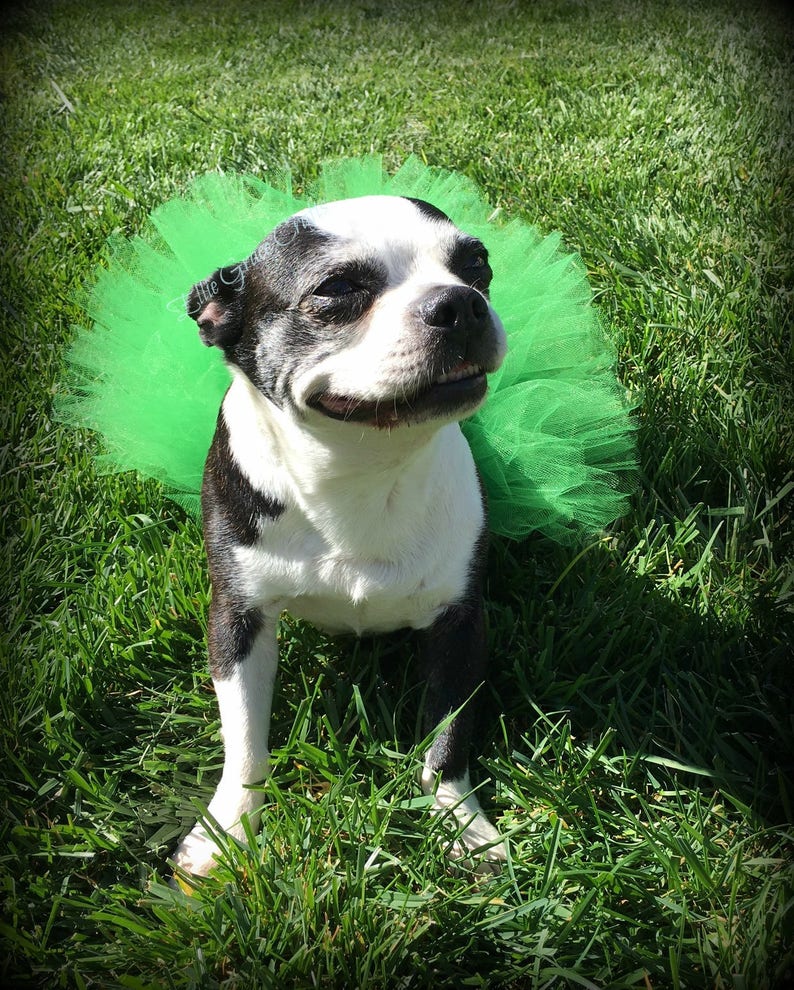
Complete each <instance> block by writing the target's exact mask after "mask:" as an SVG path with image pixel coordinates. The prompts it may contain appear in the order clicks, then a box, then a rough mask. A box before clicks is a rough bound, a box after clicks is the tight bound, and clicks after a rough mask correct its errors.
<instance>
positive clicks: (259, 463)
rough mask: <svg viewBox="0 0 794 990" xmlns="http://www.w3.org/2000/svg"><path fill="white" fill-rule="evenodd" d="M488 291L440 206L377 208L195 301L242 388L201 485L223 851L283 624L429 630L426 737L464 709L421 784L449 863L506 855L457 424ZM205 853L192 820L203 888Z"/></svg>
mask: <svg viewBox="0 0 794 990" xmlns="http://www.w3.org/2000/svg"><path fill="white" fill-rule="evenodd" d="M490 281H491V269H490V267H489V265H488V254H487V251H486V249H485V247H484V246H483V244H482V243H480V241H479V240H477V239H476V238H473V237H470V236H468V235H467V234H464V233H462V232H461V231H460V230H459V229H458V228H457V227H455V226H454V224H453V223H452V222H451V221H450V220H449V218H448V217H447V216H446V215H445V214H444V213H442V212H441V211H440V210H438V209H436V208H435V207H433V206H431V205H430V204H428V203H425V202H423V201H420V200H413V199H408V198H403V197H399V196H369V197H363V198H361V199H353V200H345V201H342V202H336V203H329V204H327V205H322V206H316V207H312V208H310V209H307V210H304V211H302V212H301V213H298V214H296V215H295V216H294V217H292V218H291V219H289V220H286V221H285V222H284V223H282V224H280V225H279V226H278V227H276V228H275V230H273V231H272V232H271V233H270V235H269V236H268V237H267V238H266V239H265V240H264V241H263V242H262V243H261V244H260V245H259V247H258V248H257V250H256V251H255V252H254V254H253V255H252V256H251V257H250V258H248V259H247V260H246V261H243V262H241V263H239V264H236V265H230V266H228V267H226V268H221V269H219V270H218V271H216V272H215V273H214V274H213V275H211V276H210V277H209V278H208V279H206V280H205V281H203V282H201V283H199V284H198V285H196V286H195V287H194V288H193V290H192V292H191V293H190V296H189V297H188V313H189V314H190V316H192V317H193V319H195V320H196V322H197V323H198V325H199V332H200V336H201V339H202V340H203V341H204V343H205V344H207V345H208V346H209V345H215V346H217V347H220V348H221V350H222V351H223V353H224V356H225V359H226V361H227V363H228V365H229V367H230V369H231V371H232V373H233V381H232V384H231V386H230V387H229V390H228V392H227V394H226V396H225V398H224V400H223V405H222V407H221V410H220V414H219V416H218V423H217V429H216V432H215V437H214V440H213V442H212V446H211V448H210V451H209V455H208V458H207V464H206V469H205V474H204V483H203V489H202V510H203V517H204V530H205V538H206V547H207V555H208V558H209V568H210V578H211V582H212V604H211V607H210V614H209V657H210V669H211V672H212V677H213V680H214V685H215V690H216V693H217V698H218V704H219V706H220V715H221V724H222V731H223V739H224V747H225V762H224V767H223V774H222V776H221V780H220V783H219V785H218V788H217V790H216V792H215V795H214V797H213V798H212V801H211V802H210V805H209V809H208V810H209V813H210V817H211V818H212V819H214V821H215V822H216V823H217V824H218V825H220V827H221V828H223V829H225V830H226V831H227V832H229V833H231V834H232V835H233V836H236V837H238V838H241V837H242V836H243V830H242V827H241V824H240V820H241V816H243V815H248V816H249V819H250V820H252V821H253V822H254V825H256V822H257V819H258V812H259V806H260V804H261V801H262V797H261V792H259V791H257V790H256V788H254V787H251V786H250V785H256V784H258V783H261V782H262V781H263V779H264V778H265V777H266V775H267V769H268V723H269V720H270V709H271V700H272V695H273V682H274V678H275V674H276V664H277V638H276V628H277V624H278V620H279V615H280V613H281V612H282V610H287V611H289V612H290V613H291V614H292V615H294V616H297V617H300V618H303V619H307V620H309V621H310V622H312V623H315V624H316V625H317V626H319V627H321V628H323V629H325V630H329V631H331V632H337V633H339V632H348V633H355V634H360V633H364V632H366V633H371V632H382V631H386V630H395V629H401V628H405V627H411V628H413V629H417V630H421V633H420V636H421V655H422V657H423V662H424V664H425V665H426V666H425V675H426V695H425V716H424V717H425V724H426V727H427V732H428V734H430V733H431V731H432V729H433V728H434V727H436V726H438V725H439V724H441V723H442V722H444V721H445V720H446V719H447V717H448V716H449V715H450V713H452V712H455V711H457V710H458V709H462V710H461V711H460V713H459V714H457V715H456V716H455V718H454V719H453V720H452V721H451V722H449V723H448V725H447V726H446V727H445V728H444V729H443V730H442V731H441V732H440V733H439V734H438V735H437V736H436V737H435V742H434V743H433V744H432V746H431V748H430V749H429V751H428V752H427V754H426V758H425V762H424V769H423V772H422V778H421V780H422V786H423V788H424V790H425V792H426V793H428V794H432V795H434V804H435V807H436V808H437V809H438V810H439V811H443V812H444V813H450V812H451V813H454V816H455V820H456V821H457V829H458V831H459V837H458V841H457V843H456V850H455V852H456V854H457V855H462V854H467V853H474V854H475V855H476V857H477V858H478V859H479V861H480V863H481V864H482V865H484V864H485V863H487V862H489V861H490V862H492V863H493V864H494V866H495V865H496V864H497V863H498V861H499V860H502V859H504V857H505V846H504V842H503V840H502V839H501V838H500V836H499V833H498V832H497V831H496V829H495V828H494V827H493V825H491V824H490V822H489V821H488V819H487V818H486V817H485V815H484V813H483V811H482V810H481V808H480V805H479V803H478V801H477V798H476V796H474V795H473V794H472V793H471V787H470V783H469V772H468V749H469V743H470V736H471V726H472V722H473V715H474V712H473V705H472V703H471V702H469V699H470V698H471V696H472V695H473V694H475V692H476V691H477V689H478V687H479V685H480V684H481V682H482V681H483V678H484V676H485V670H486V649H485V641H484V628H483V608H482V600H481V583H482V574H483V567H484V562H485V548H486V515H485V508H484V504H483V495H482V491H481V488H480V484H479V480H478V476H477V472H476V469H475V467H474V463H473V461H472V456H471V453H470V451H469V447H468V444H467V442H466V440H465V439H464V437H463V434H462V433H461V430H460V427H459V425H458V421H459V420H460V419H461V418H462V417H465V416H468V415H469V414H471V413H473V412H474V411H475V410H476V409H477V408H478V407H479V406H480V405H481V403H482V402H483V400H484V398H485V394H486V388H487V383H486V375H487V374H488V373H489V372H492V371H494V370H496V369H497V368H498V367H499V365H500V364H501V362H502V359H503V357H504V354H505V350H506V340H505V333H504V329H503V327H502V324H501V322H500V320H499V317H498V316H497V315H496V313H495V312H494V310H493V308H492V307H491V305H490V303H489V301H488V286H489V283H490ZM466 702H469V703H468V704H466ZM217 852H218V850H217V847H216V845H215V843H214V842H213V841H212V839H211V838H210V837H209V835H208V833H207V831H206V830H205V828H204V827H203V826H202V825H201V824H200V823H199V824H198V825H197V826H196V827H195V828H194V829H193V831H192V832H190V833H189V834H188V836H187V837H186V838H185V839H184V840H183V842H182V843H181V844H180V845H179V847H178V849H177V850H176V852H175V854H174V860H175V862H176V863H177V865H178V866H180V867H181V868H183V869H184V870H186V871H189V872H191V873H193V874H206V873H207V872H208V871H209V870H210V869H211V868H212V866H213V865H214V862H215V856H216V854H217Z"/></svg>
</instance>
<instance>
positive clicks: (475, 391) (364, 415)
mask: <svg viewBox="0 0 794 990" xmlns="http://www.w3.org/2000/svg"><path fill="white" fill-rule="evenodd" d="M487 389H488V381H487V379H486V375H485V372H484V371H483V369H482V368H481V367H479V366H478V365H474V364H469V363H468V362H464V363H462V364H459V365H458V366H457V367H455V368H453V369H452V370H451V371H450V372H448V373H447V374H445V375H441V376H440V377H439V378H437V379H436V380H435V381H433V382H432V383H431V384H430V385H428V386H427V387H425V388H423V389H419V390H418V391H416V392H414V393H411V394H401V395H399V396H397V395H395V396H393V397H391V398H380V399H365V398H361V397H359V396H355V395H337V394H335V393H333V392H320V393H318V394H317V395H314V396H312V397H311V398H310V399H309V401H308V403H307V404H308V405H309V406H310V407H311V408H312V409H314V410H315V411H317V412H319V413H321V414H322V415H323V416H326V417H328V418H329V419H335V420H340V421H343V422H348V423H357V424H359V425H362V424H363V425H366V426H371V427H373V428H375V429H393V428H394V427H397V426H402V425H411V424H417V423H424V422H430V421H433V420H439V421H448V420H454V419H462V418H463V417H464V416H468V415H470V414H471V413H473V412H474V411H475V410H476V409H477V407H478V406H479V405H480V404H481V403H482V401H483V399H484V398H485V393H486V391H487Z"/></svg>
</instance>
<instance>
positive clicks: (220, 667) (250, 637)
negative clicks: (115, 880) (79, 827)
mask: <svg viewBox="0 0 794 990" xmlns="http://www.w3.org/2000/svg"><path fill="white" fill-rule="evenodd" d="M208 638H209V650H210V670H211V673H212V678H213V684H214V686H215V693H216V696H217V698H218V707H219V709H220V716H221V732H222V734H223V744H224V763H223V773H222V775H221V780H220V783H219V784H218V787H217V790H216V791H215V795H214V797H213V798H212V800H211V801H210V803H209V807H208V809H207V810H208V812H209V819H210V821H211V823H212V827H213V828H215V827H216V823H217V826H219V827H220V828H221V829H223V830H224V831H225V832H228V833H229V834H230V835H232V836H234V837H235V838H237V839H242V838H243V837H244V829H243V826H242V824H241V818H242V817H243V815H247V816H248V818H249V821H250V822H251V824H252V826H253V827H254V828H256V827H257V826H258V823H259V809H260V806H261V804H262V798H261V793H260V792H259V791H258V790H257V789H256V788H255V785H257V784H261V783H262V781H263V780H264V778H265V776H266V774H267V767H268V758H269V753H268V727H269V723H270V708H271V703H272V700H273V683H274V680H275V676H276V668H277V665H278V642H277V638H276V620H275V619H274V618H272V617H266V616H264V615H262V614H261V613H260V612H259V611H258V610H256V609H251V610H248V611H241V610H238V609H235V608H234V607H233V606H231V605H230V604H229V603H228V602H225V601H224V600H223V599H222V598H220V597H218V598H215V597H213V602H212V605H211V607H210V617H209V637H208ZM252 785H253V786H252ZM217 853H218V847H217V845H216V843H215V842H214V841H213V840H212V838H210V836H209V834H208V832H207V829H206V828H205V827H204V825H203V824H202V823H201V822H199V823H198V824H197V825H196V826H195V828H194V829H193V831H192V832H190V833H189V834H188V835H187V836H186V838H185V839H184V840H183V841H182V843H181V844H180V845H179V847H178V849H177V850H176V852H175V853H174V862H175V863H176V864H177V865H178V866H179V867H181V868H182V869H183V870H185V871H186V872H188V873H192V874H195V875H199V876H206V874H207V873H209V871H210V870H211V869H212V867H213V866H214V865H215V860H216V855H217Z"/></svg>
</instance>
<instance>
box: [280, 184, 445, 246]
mask: <svg viewBox="0 0 794 990" xmlns="http://www.w3.org/2000/svg"><path fill="white" fill-rule="evenodd" d="M293 222H297V223H298V224H300V223H302V222H305V223H307V224H309V225H311V227H313V228H315V229H316V230H318V231H320V232H321V234H323V235H325V236H326V237H327V238H331V239H333V240H336V241H337V242H342V243H344V242H347V243H351V244H352V243H354V244H355V245H356V246H357V248H358V249H360V250H365V251H371V252H373V253H375V254H378V255H380V256H383V257H385V256H388V255H390V254H393V253H394V252H398V251H400V250H401V249H402V250H408V251H409V252H411V253H416V252H425V251H431V252H435V251H438V252H440V253H441V254H446V253H447V252H448V251H449V249H450V248H451V247H452V246H453V245H454V244H455V243H456V241H457V240H458V239H459V238H460V237H462V236H463V235H462V234H461V232H460V231H459V230H458V229H457V227H455V226H454V225H453V224H452V223H451V221H450V220H448V219H447V218H446V216H445V215H444V214H443V213H441V212H440V211H439V210H436V209H435V208H434V207H431V206H429V205H427V204H421V203H417V202H416V201H414V200H410V199H406V198H404V197H402V196H361V197H359V198H357V199H343V200H338V201H336V202H333V203H322V204H319V205H318V206H311V207H309V208H308V209H306V210H302V211H301V212H300V213H298V214H296V215H295V217H293Z"/></svg>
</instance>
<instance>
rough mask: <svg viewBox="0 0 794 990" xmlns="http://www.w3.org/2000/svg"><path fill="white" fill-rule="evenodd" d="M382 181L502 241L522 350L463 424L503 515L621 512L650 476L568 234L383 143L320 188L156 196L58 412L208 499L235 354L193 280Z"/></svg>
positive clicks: (502, 526) (131, 461) (599, 523)
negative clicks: (500, 207) (300, 192)
mask: <svg viewBox="0 0 794 990" xmlns="http://www.w3.org/2000/svg"><path fill="white" fill-rule="evenodd" d="M372 194H391V195H408V196H413V197H416V198H419V199H424V200H427V201H428V202H431V203H433V204H434V205H435V206H437V207H439V208H440V209H441V210H443V211H444V212H445V213H447V214H448V215H449V216H450V217H451V218H452V220H453V221H454V222H455V223H456V224H457V225H458V226H460V227H461V228H463V229H464V230H466V231H467V232H469V233H471V234H474V235H476V236H478V237H480V238H481V239H482V240H483V241H484V243H485V244H486V246H487V247H488V250H489V254H490V257H491V264H492V267H493V270H494V280H493V284H492V287H491V300H492V302H493V305H494V307H495V309H496V310H497V312H498V313H499V315H500V316H501V318H502V321H503V323H504V325H505V329H506V331H507V336H508V346H509V351H508V356H507V358H506V360H505V362H504V364H503V366H502V368H501V369H500V370H499V371H498V372H497V373H495V374H494V375H492V376H491V377H490V388H489V398H488V401H487V402H486V404H485V406H484V407H483V409H482V410H480V412H478V413H477V415H476V416H474V417H473V418H471V419H470V420H468V421H467V422H465V423H464V424H463V429H464V432H465V434H466V436H467V438H468V440H469V443H470V444H471V447H472V451H473V454H474V457H475V460H476V462H477V465H478V468H479V470H480V473H481V475H482V477H483V481H484V484H485V487H486V490H487V492H488V498H489V510H490V521H491V528H492V530H493V531H494V532H496V533H499V534H501V535H504V536H508V537H512V538H516V539H520V538H522V537H524V536H526V535H528V534H529V533H531V532H533V531H535V530H539V531H541V532H543V533H545V534H546V535H548V536H550V537H552V538H553V539H555V540H557V541H559V542H563V543H569V542H571V541H572V540H574V539H576V538H577V537H580V536H582V535H586V534H588V533H592V532H596V531H599V530H601V529H603V528H604V527H605V526H606V525H608V524H609V523H610V522H612V521H613V520H615V519H617V518H618V517H619V516H621V515H622V514H623V513H624V511H625V508H626V500H627V497H628V494H629V493H630V491H631V489H632V487H633V480H634V475H635V446H634V431H633V424H632V421H631V417H630V405H629V403H628V402H627V399H626V396H625V392H624V390H623V389H622V387H621V386H620V384H619V383H618V381H617V379H616V377H615V374H614V370H613V366H614V357H615V356H614V351H613V348H612V346H611V344H610V343H609V341H608V339H607V336H606V334H605V332H604V328H603V326H602V323H601V319H600V316H599V313H598V311H597V309H596V308H595V307H594V306H593V305H592V292H591V289H590V286H589V284H588V281H587V276H586V272H585V270H584V267H583V265H582V263H581V262H580V260H579V259H578V258H577V256H575V255H572V254H565V253H563V252H562V250H561V248H560V237H559V235H558V234H552V235H550V236H547V237H543V236H541V235H540V234H539V233H538V232H537V230H535V229H534V228H533V227H530V226H528V225H527V224H524V223H522V222H520V221H517V220H513V221H511V222H509V223H504V224H503V223H499V222H497V221H496V220H495V219H494V218H493V215H492V214H493V211H492V210H491V208H490V206H489V205H488V204H487V203H486V202H485V200H484V199H483V198H482V196H481V194H480V193H479V192H478V190H477V188H476V186H475V185H474V184H473V183H472V182H470V181H469V180H468V179H467V178H465V177H464V176H461V175H458V174H456V173H451V172H447V171H443V170H440V169H432V168H428V167H427V166H425V165H423V164H422V163H421V162H420V161H419V160H418V159H416V158H411V159H409V160H408V161H407V162H406V163H405V164H404V165H403V167H402V168H401V169H400V170H399V171H398V172H396V173H395V174H394V175H391V176H389V175H387V174H385V173H384V171H383V167H382V164H381V161H380V159H379V158H377V157H372V158H364V159H355V160H350V161H343V162H338V163H332V164H327V165H326V166H324V168H323V170H322V172H321V175H320V178H319V179H318V181H317V183H316V184H315V186H314V187H313V188H312V189H310V190H309V191H308V192H307V195H306V196H305V198H300V197H297V196H294V195H293V193H292V190H291V187H290V180H289V176H288V175H283V176H281V177H280V179H279V181H277V182H274V184H272V185H271V184H268V183H265V182H262V181H261V180H259V179H256V178H253V177H250V176H238V175H223V174H216V173H212V174H208V175H204V176H202V177H201V178H199V179H197V180H195V181H194V182H193V184H192V185H191V186H190V188H189V190H188V192H187V194H186V195H185V196H184V197H183V198H178V199H174V200H171V201H170V202H167V203H165V204H164V205H162V206H160V207H159V208H158V209H156V210H155V211H154V212H153V213H152V215H151V217H150V220H149V223H148V225H147V227H146V229H145V230H144V231H143V232H142V233H141V234H140V235H139V236H136V237H133V238H130V239H124V238H116V239H113V240H112V241H110V242H109V244H108V248H107V252H106V257H105V259H104V264H103V265H102V266H101V268H100V270H99V272H98V273H97V276H96V280H95V282H94V284H93V285H92V287H91V288H90V290H89V291H88V292H87V293H86V298H85V305H84V309H85V312H86V314H87V317H88V321H87V322H88V324H89V326H87V327H85V328H80V329H79V330H78V332H77V335H76V339H75V342H74V344H73V346H72V348H71V350H70V352H69V354H68V367H69V372H68V375H67V377H66V380H65V382H64V384H63V387H62V389H61V391H60V393H59V395H58V397H57V399H56V404H55V410H56V415H57V416H58V418H60V419H61V420H64V421H66V422H68V423H70V424H72V425H74V426H80V427H89V428H90V429H92V430H95V431H96V432H97V433H99V434H100V435H101V436H102V438H103V441H104V448H105V452H104V453H103V454H102V455H101V457H100V464H101V467H102V468H103V469H104V470H106V471H109V472H120V471H128V470H135V471H138V472H139V473H140V474H142V475H144V476H146V477H151V478H156V479H158V480H159V481H161V482H162V483H163V484H164V485H165V486H166V488H167V491H168V492H169V494H170V495H171V497H173V498H175V499H176V500H177V501H179V502H180V503H181V504H182V505H184V506H185V507H186V508H187V509H188V510H189V511H191V512H192V513H194V514H199V513H200V508H199V499H198V492H199V489H200V485H201V475H202V471H203V467H204V460H205V457H206V454H207V450H208V448H209V444H210V441H211V439H212V434H213V431H214V428H215V420H216V417H217V412H218V407H219V405H220V402H221V399H222V397H223V394H224V392H225V390H226V388H227V386H228V384H229V373H228V371H227V370H226V367H225V365H224V364H223V361H222V357H221V353H220V352H219V351H218V350H217V349H216V348H206V347H204V346H203V345H202V343H201V342H200V340H199V337H198V333H197V332H196V325H195V323H194V322H193V320H191V319H189V318H188V317H187V315H186V312H185V297H186V294H187V293H188V292H189V291H190V288H191V286H192V285H193V284H194V283H195V282H197V281H199V280H201V279H202V278H204V277H206V276H207V275H208V274H209V273H210V272H211V271H213V270H214V269H216V268H218V267H219V266H222V265H227V264H232V263H233V262H236V261H240V260H241V259H243V258H245V257H246V256H247V255H249V254H250V253H251V251H252V250H253V249H254V248H255V247H256V245H257V244H258V243H259V242H260V241H261V240H262V239H263V238H264V237H265V236H266V234H267V233H268V232H269V231H270V230H271V229H272V228H273V227H274V226H276V224H278V223H279V222H281V221H282V220H285V219H286V218H287V217H289V216H291V215H292V214H293V213H295V212H296V211H298V210H300V209H303V208H304V207H305V206H308V205H310V204H313V203H318V202H327V201H330V200H335V199H347V198H350V197H355V196H364V195H372ZM89 327H90V328H89Z"/></svg>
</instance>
